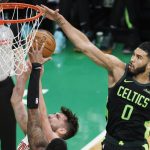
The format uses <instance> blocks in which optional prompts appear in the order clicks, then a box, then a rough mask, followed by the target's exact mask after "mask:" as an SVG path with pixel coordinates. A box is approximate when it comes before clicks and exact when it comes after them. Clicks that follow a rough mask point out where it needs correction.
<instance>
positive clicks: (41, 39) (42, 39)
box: [32, 29, 56, 58]
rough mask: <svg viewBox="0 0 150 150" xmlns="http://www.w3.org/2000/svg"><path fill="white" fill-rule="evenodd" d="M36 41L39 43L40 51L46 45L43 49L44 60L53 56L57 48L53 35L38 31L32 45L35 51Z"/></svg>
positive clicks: (41, 30)
mask: <svg viewBox="0 0 150 150" xmlns="http://www.w3.org/2000/svg"><path fill="white" fill-rule="evenodd" d="M36 41H37V43H38V49H40V48H41V47H42V45H43V43H44V47H43V57H44V58H47V57H50V56H51V55H52V54H53V52H54V50H55V47H56V42H55V39H54V37H53V35H52V34H51V33H50V32H49V31H46V30H43V29H39V30H37V32H36V34H35V38H34V40H33V43H32V47H33V48H34V49H35V48H36Z"/></svg>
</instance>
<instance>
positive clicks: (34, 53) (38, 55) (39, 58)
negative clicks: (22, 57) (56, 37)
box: [29, 40, 51, 64]
mask: <svg viewBox="0 0 150 150" xmlns="http://www.w3.org/2000/svg"><path fill="white" fill-rule="evenodd" d="M43 47H44V43H43V45H42V46H41V48H40V49H38V41H37V40H36V48H33V47H32V48H31V50H30V51H29V58H30V61H31V63H40V64H44V63H45V62H46V61H48V60H50V59H51V57H48V58H44V57H43V55H42V50H43Z"/></svg>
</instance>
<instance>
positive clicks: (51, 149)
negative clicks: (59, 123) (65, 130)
mask: <svg viewBox="0 0 150 150" xmlns="http://www.w3.org/2000/svg"><path fill="white" fill-rule="evenodd" d="M46 150H67V144H66V142H65V141H64V140H63V139H61V138H56V139H53V140H52V141H51V143H49V144H48V146H47V148H46Z"/></svg>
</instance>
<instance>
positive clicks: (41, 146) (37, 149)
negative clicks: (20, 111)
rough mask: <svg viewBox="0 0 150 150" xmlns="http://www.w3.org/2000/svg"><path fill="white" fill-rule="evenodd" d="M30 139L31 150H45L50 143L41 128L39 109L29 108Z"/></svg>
mask: <svg viewBox="0 0 150 150" xmlns="http://www.w3.org/2000/svg"><path fill="white" fill-rule="evenodd" d="M27 128H28V139H29V144H30V148H31V150H45V148H46V146H47V145H48V141H46V139H45V137H44V135H43V131H42V128H41V122H40V114H39V111H38V109H28V126H27Z"/></svg>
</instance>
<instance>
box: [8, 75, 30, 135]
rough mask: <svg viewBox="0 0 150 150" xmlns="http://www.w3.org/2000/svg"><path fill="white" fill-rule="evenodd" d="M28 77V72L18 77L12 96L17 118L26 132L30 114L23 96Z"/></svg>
mask: <svg viewBox="0 0 150 150" xmlns="http://www.w3.org/2000/svg"><path fill="white" fill-rule="evenodd" d="M27 78H28V77H27V75H26V72H25V73H23V74H22V75H19V76H17V77H16V79H17V82H16V85H15V87H14V89H13V93H12V96H11V104H12V107H13V110H14V113H15V117H16V120H17V122H18V124H19V126H20V128H21V129H22V131H23V132H24V133H25V134H26V133H27V120H28V116H27V111H26V108H25V106H24V104H23V101H22V98H23V93H24V88H25V84H26V81H27Z"/></svg>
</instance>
